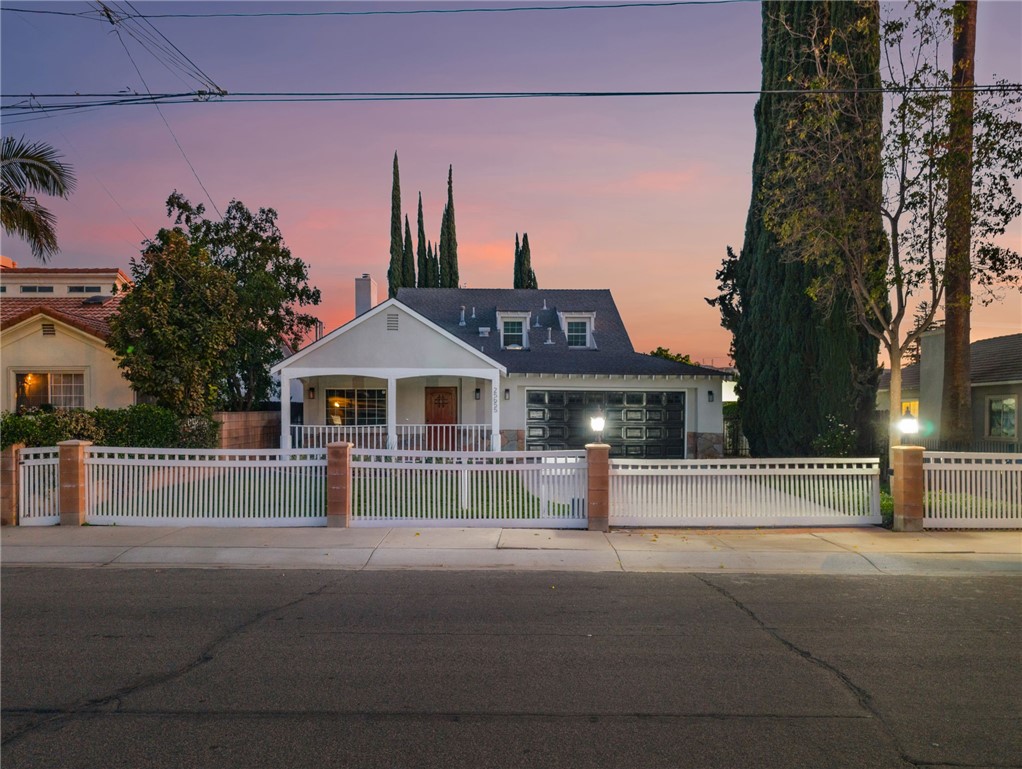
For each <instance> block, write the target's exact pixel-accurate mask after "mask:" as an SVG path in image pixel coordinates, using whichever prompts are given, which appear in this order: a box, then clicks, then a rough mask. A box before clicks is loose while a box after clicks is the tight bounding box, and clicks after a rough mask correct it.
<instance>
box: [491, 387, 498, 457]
mask: <svg viewBox="0 0 1022 769" xmlns="http://www.w3.org/2000/svg"><path fill="white" fill-rule="evenodd" d="M490 403H491V404H492V405H491V413H490V431H491V433H492V435H491V436H490V450H491V451H500V374H494V375H493V376H491V377H490Z"/></svg>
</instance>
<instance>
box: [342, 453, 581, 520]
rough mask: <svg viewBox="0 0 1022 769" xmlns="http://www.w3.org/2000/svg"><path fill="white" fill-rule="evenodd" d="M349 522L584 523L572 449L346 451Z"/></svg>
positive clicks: (577, 455)
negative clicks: (348, 457)
mask: <svg viewBox="0 0 1022 769" xmlns="http://www.w3.org/2000/svg"><path fill="white" fill-rule="evenodd" d="M351 464H352V484H353V486H352V525H354V526H502V527H544V528H585V526H586V525H587V519H586V510H585V497H586V484H587V474H586V458H585V453H584V452H577V451H550V452H538V451H503V452H500V453H495V452H487V451H480V452H424V451H378V450H377V451H374V450H355V451H353V453H352V463H351Z"/></svg>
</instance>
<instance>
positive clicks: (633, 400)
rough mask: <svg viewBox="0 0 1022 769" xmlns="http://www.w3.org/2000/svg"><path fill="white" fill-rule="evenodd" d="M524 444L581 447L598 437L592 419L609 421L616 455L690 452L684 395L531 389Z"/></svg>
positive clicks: (610, 440)
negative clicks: (598, 417)
mask: <svg viewBox="0 0 1022 769" xmlns="http://www.w3.org/2000/svg"><path fill="white" fill-rule="evenodd" d="M526 404H527V405H526V414H525V446H526V448H527V449H530V450H539V451H542V450H558V449H581V448H583V447H584V446H585V444H587V443H592V442H593V441H594V440H595V438H596V435H595V434H594V433H593V431H592V428H591V427H590V426H589V419H590V417H592V416H593V415H594V414H595V413H596V412H597V411H598V410H599V411H602V412H603V415H604V417H605V418H606V420H607V423H606V427H605V428H604V430H603V440H604V441H605V442H606V443H609V444H610V446H611V452H610V453H611V456H616V457H648V458H650V459H654V458H656V459H661V458H662V459H668V458H672V459H674V458H679V457H684V456H685V393H683V392H659V391H646V392H606V391H580V390H529V391H528V393H527V397H526Z"/></svg>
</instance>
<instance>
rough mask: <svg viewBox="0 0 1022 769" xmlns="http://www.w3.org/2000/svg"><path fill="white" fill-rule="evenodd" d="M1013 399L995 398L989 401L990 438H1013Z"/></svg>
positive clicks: (1014, 411) (1014, 413)
mask: <svg viewBox="0 0 1022 769" xmlns="http://www.w3.org/2000/svg"><path fill="white" fill-rule="evenodd" d="M1015 405H1016V404H1015V399H1014V398H996V399H994V400H991V401H990V414H989V424H990V437H991V438H1013V437H1015V424H1016V414H1017V412H1016V408H1015Z"/></svg>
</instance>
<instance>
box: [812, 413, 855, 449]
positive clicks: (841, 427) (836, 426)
mask: <svg viewBox="0 0 1022 769" xmlns="http://www.w3.org/2000/svg"><path fill="white" fill-rule="evenodd" d="M824 424H825V425H826V429H825V430H824V431H823V432H822V433H820V434H819V435H818V436H816V437H815V438H814V439H813V445H812V449H813V455H814V456H817V457H850V456H853V455H854V454H855V447H856V444H857V442H858V432H857V431H856V430H854V429H852V428H851V427H849V426H848V425H845V424H841V423H840V422H838V421H837V419H836V418H835V417H833V416H828V417H827V418H826V420H825V422H824Z"/></svg>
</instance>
